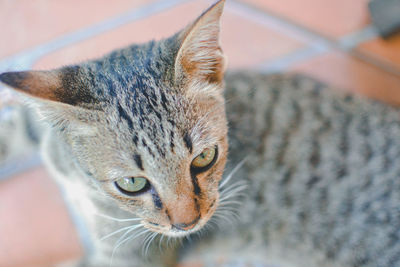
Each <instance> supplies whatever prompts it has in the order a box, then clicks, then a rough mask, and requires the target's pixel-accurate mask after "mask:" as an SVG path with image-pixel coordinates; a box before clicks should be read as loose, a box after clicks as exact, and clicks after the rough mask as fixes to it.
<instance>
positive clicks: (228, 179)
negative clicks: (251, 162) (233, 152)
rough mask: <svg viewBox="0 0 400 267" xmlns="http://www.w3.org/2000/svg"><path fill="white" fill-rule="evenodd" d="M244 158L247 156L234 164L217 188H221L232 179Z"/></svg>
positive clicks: (244, 160)
mask: <svg viewBox="0 0 400 267" xmlns="http://www.w3.org/2000/svg"><path fill="white" fill-rule="evenodd" d="M246 160H247V157H246V158H244V159H243V160H242V161H240V162H239V164H238V165H236V166H235V168H233V170H232V171H231V172H230V173H229V174H228V176H227V177H226V178H225V179H224V180H223V181H222V182H221V184H220V186H219V188H223V187H224V185H226V184H227V183H228V182H229V181H230V180H231V179H232V177H233V175H234V174H235V173H236V172H237V171H238V170H239V169H240V167H242V166H243V164H244V163H245V162H246Z"/></svg>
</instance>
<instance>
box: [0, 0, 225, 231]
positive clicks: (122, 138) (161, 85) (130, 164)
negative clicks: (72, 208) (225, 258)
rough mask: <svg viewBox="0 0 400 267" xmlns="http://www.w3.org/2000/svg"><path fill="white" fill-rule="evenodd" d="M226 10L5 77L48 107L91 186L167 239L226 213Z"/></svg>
mask: <svg viewBox="0 0 400 267" xmlns="http://www.w3.org/2000/svg"><path fill="white" fill-rule="evenodd" d="M223 5H224V1H223V0H222V1H219V2H217V3H216V4H215V5H213V6H212V7H210V8H209V9H208V10H207V11H205V12H204V13H203V14H202V15H201V16H200V17H199V18H198V19H197V20H196V21H195V22H193V23H192V24H190V25H189V26H187V27H186V28H185V29H183V30H182V31H180V32H178V33H177V34H175V35H174V36H172V37H170V38H167V39H165V40H161V41H158V42H149V43H145V44H140V45H132V46H130V47H128V48H125V49H122V50H117V51H114V52H112V53H110V54H109V55H107V56H105V57H103V58H101V59H98V60H92V61H88V62H85V63H83V64H79V65H75V66H67V67H63V68H60V69H56V70H51V71H26V72H9V73H3V74H1V75H0V80H1V81H2V82H3V83H5V84H7V85H9V86H11V87H13V88H15V89H16V90H17V91H20V92H23V93H25V94H27V95H28V96H31V97H32V99H33V100H34V102H36V103H37V104H38V109H39V112H40V113H41V114H43V117H44V118H45V120H47V121H48V122H50V124H52V125H53V127H54V129H56V130H57V131H58V132H59V134H60V137H61V138H62V140H64V142H65V143H66V144H67V147H68V149H69V150H70V153H71V156H73V157H75V159H76V160H77V162H78V164H79V166H80V167H81V168H82V169H83V170H85V172H86V173H87V174H88V177H86V178H89V179H91V180H92V181H94V182H95V184H97V185H98V186H99V189H100V190H102V191H104V192H105V193H106V194H107V195H109V196H111V197H112V198H114V199H115V200H116V201H117V203H118V204H119V206H120V207H121V208H123V209H125V210H128V211H131V212H133V213H135V214H137V215H138V216H139V217H141V218H142V219H143V224H144V225H145V226H146V227H148V228H150V229H152V230H153V231H156V232H159V233H163V234H167V235H171V236H180V235H185V234H188V233H191V232H194V231H196V230H198V229H200V228H201V227H202V226H204V225H205V223H206V222H207V221H208V220H209V218H210V217H211V216H212V215H213V213H214V211H215V209H216V208H217V206H218V197H219V194H218V184H219V181H220V180H221V176H222V173H223V169H224V166H225V161H226V157H227V152H228V144H227V122H226V116H225V107H224V99H223V87H224V85H223V73H224V57H223V55H222V50H221V48H220V46H219V30H220V22H219V20H220V16H221V13H222V9H223Z"/></svg>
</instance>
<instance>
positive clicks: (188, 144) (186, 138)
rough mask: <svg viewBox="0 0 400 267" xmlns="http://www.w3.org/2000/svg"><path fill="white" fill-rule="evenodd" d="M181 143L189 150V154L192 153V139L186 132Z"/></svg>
mask: <svg viewBox="0 0 400 267" xmlns="http://www.w3.org/2000/svg"><path fill="white" fill-rule="evenodd" d="M183 141H184V142H185V145H186V147H187V149H189V152H190V153H192V151H193V143H192V139H191V138H190V136H189V134H188V133H187V132H185V134H184V135H183Z"/></svg>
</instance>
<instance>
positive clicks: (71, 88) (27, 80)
mask: <svg viewBox="0 0 400 267" xmlns="http://www.w3.org/2000/svg"><path fill="white" fill-rule="evenodd" d="M80 72H81V70H80V67H79V66H70V67H64V68H61V69H56V70H52V71H20V72H6V73H2V74H1V75H0V81H1V82H3V83H4V84H6V85H8V86H10V87H12V88H14V89H15V90H16V91H19V92H22V93H24V94H27V95H29V96H32V97H34V98H37V99H39V100H43V101H45V102H48V103H54V104H67V105H70V106H83V105H85V104H86V105H87V104H90V103H93V102H95V99H94V97H92V95H91V94H90V92H89V90H88V88H87V86H86V85H85V80H84V79H81V78H80V77H82V75H81V74H80Z"/></svg>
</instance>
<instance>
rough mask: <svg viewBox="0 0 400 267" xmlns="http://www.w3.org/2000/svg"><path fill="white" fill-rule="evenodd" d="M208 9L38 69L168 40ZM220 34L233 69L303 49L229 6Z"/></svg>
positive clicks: (142, 24)
mask: <svg viewBox="0 0 400 267" xmlns="http://www.w3.org/2000/svg"><path fill="white" fill-rule="evenodd" d="M209 5H210V2H209V1H201V0H199V1H194V2H191V3H187V4H183V5H181V6H179V7H176V8H174V9H171V10H168V11H166V12H163V13H160V14H157V15H155V16H152V17H150V18H147V19H144V20H141V21H138V22H134V23H131V24H128V25H125V26H123V27H120V28H118V29H116V30H114V31H110V32H107V33H104V34H102V35H99V36H97V37H95V38H93V39H89V40H87V41H84V42H81V43H79V44H77V45H74V46H71V47H68V48H65V49H62V50H59V51H56V52H54V53H52V54H49V55H48V56H45V57H44V58H42V59H41V60H39V62H37V64H35V68H37V69H48V68H54V67H58V66H60V65H67V64H72V63H76V62H79V61H83V60H86V59H90V58H95V57H99V56H102V55H104V54H105V53H108V52H110V51H111V50H113V49H115V48H120V47H123V46H127V45H129V44H132V43H140V42H147V41H149V40H152V39H161V38H164V37H168V36H170V35H172V34H174V33H175V32H177V31H179V30H180V29H182V28H183V27H184V26H185V25H186V24H188V23H189V22H191V21H193V20H194V19H195V18H196V17H197V16H198V15H200V14H201V12H202V11H203V10H204V9H205V8H207V7H208V6H209ZM221 34H222V40H221V42H222V46H223V49H224V51H225V52H226V54H227V56H228V62H229V66H232V67H245V66H251V65H255V64H258V63H261V62H264V61H266V60H268V59H272V58H275V57H277V56H280V55H283V54H286V53H288V52H291V51H293V50H294V49H296V48H298V47H300V46H301V44H300V43H298V42H296V41H294V40H292V39H289V38H288V37H285V36H282V35H280V34H279V33H277V32H274V31H272V30H270V29H268V28H266V27H264V26H261V25H259V24H256V23H253V22H251V21H248V20H246V19H245V18H243V17H241V16H239V15H236V14H234V13H233V12H230V11H229V4H227V8H226V9H225V12H224V15H223V21H222V33H221Z"/></svg>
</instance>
